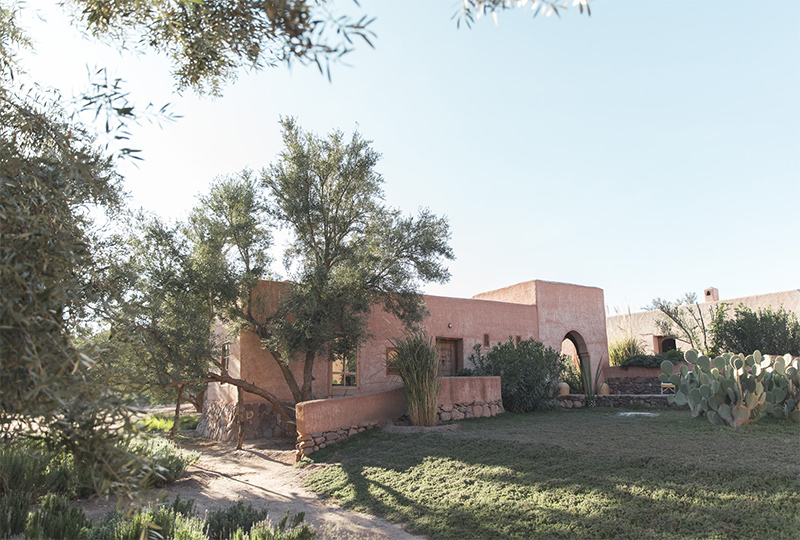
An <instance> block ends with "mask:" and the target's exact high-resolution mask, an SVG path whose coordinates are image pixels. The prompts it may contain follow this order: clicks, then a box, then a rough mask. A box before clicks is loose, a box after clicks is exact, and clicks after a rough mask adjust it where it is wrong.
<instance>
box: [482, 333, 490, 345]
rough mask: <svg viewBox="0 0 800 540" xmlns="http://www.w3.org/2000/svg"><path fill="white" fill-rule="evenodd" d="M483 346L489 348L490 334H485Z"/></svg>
mask: <svg viewBox="0 0 800 540" xmlns="http://www.w3.org/2000/svg"><path fill="white" fill-rule="evenodd" d="M483 346H484V347H488V346H489V334H483Z"/></svg>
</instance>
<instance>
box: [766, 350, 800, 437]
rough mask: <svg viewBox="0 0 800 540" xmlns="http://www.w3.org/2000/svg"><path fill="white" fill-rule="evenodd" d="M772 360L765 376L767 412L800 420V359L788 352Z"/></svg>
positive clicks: (795, 420) (767, 357)
mask: <svg viewBox="0 0 800 540" xmlns="http://www.w3.org/2000/svg"><path fill="white" fill-rule="evenodd" d="M764 358H766V359H770V357H769V356H765V357H764ZM770 360H771V366H770V368H771V369H770V370H769V373H768V374H767V375H766V376H765V377H764V389H765V391H766V401H767V410H766V412H767V413H769V414H771V415H773V416H778V417H786V418H789V419H790V420H792V421H794V422H800V359H792V357H791V355H788V354H787V355H784V356H779V357H776V358H774V359H770Z"/></svg>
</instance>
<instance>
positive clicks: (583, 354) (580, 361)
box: [561, 330, 591, 376]
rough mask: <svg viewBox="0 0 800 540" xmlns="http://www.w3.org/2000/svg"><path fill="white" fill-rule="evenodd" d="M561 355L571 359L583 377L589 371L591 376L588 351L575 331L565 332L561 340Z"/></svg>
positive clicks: (583, 341)
mask: <svg viewBox="0 0 800 540" xmlns="http://www.w3.org/2000/svg"><path fill="white" fill-rule="evenodd" d="M561 354H563V355H566V356H569V357H570V358H572V362H573V364H574V365H575V366H577V367H578V369H579V370H580V372H581V376H584V375H585V373H584V372H586V370H589V373H588V374H589V376H591V366H590V365H589V350H588V349H587V348H586V341H585V340H584V339H583V336H581V335H580V334H579V333H578V332H576V331H575V330H573V331H571V332H567V335H565V336H564V339H563V340H561Z"/></svg>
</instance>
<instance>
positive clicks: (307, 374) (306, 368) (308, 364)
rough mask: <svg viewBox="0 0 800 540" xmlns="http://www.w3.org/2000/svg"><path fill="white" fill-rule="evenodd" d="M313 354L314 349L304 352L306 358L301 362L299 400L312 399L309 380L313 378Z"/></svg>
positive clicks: (314, 354)
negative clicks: (301, 373)
mask: <svg viewBox="0 0 800 540" xmlns="http://www.w3.org/2000/svg"><path fill="white" fill-rule="evenodd" d="M315 356H316V353H315V352H314V351H307V352H306V359H305V362H304V363H303V389H302V391H301V392H300V401H310V400H312V399H314V395H313V393H312V392H311V381H312V380H313V379H314V377H313V370H314V357H315Z"/></svg>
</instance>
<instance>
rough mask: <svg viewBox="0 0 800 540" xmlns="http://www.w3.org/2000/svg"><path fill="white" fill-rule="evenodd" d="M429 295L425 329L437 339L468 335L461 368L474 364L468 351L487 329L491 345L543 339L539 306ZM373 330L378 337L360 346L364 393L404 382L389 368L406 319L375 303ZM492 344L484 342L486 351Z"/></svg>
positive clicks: (463, 342) (360, 367)
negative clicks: (402, 320) (510, 340)
mask: <svg viewBox="0 0 800 540" xmlns="http://www.w3.org/2000/svg"><path fill="white" fill-rule="evenodd" d="M423 298H424V300H425V305H426V307H427V308H428V311H429V312H430V313H431V316H430V317H428V318H426V319H425V320H424V321H423V323H422V328H423V329H424V331H425V332H426V333H427V334H428V335H429V336H430V337H431V338H433V339H435V338H445V339H456V340H462V341H461V350H460V351H459V356H460V359H459V365H458V366H457V368H461V367H465V366H467V367H471V365H470V364H469V362H468V357H469V355H470V354H471V353H472V352H473V347H474V346H475V345H476V344H479V345H482V344H483V336H484V334H489V342H490V347H491V346H494V345H496V344H497V343H499V342H501V341H506V340H508V338H509V336H511V337H512V338H516V336H520V338H521V339H528V338H531V337H532V338H537V339H538V332H537V323H538V317H537V311H536V306H526V305H517V304H505V303H500V302H491V301H485V300H472V299H466V298H446V297H441V296H429V295H426V296H424V297H423ZM368 331H369V333H370V334H371V335H372V338H371V339H370V340H368V341H367V342H366V343H365V344H364V345H362V347H361V348H360V349H359V358H358V361H359V366H358V369H359V382H358V384H359V386H358V392H359V393H364V392H377V391H379V390H384V389H387V388H391V387H394V386H397V385H399V384H401V382H400V378H399V377H397V376H396V375H393V374H389V373H388V372H387V370H386V353H387V349H388V348H389V347H391V341H392V340H393V339H396V338H399V337H401V336H402V335H403V331H404V327H403V325H402V324H401V323H400V321H399V320H398V319H397V318H396V317H394V316H392V315H390V314H388V313H386V312H384V311H382V310H380V309H375V310H373V312H372V314H371V316H370V320H369V329H368ZM487 350H488V349H485V348H484V353H485V352H486V351H487Z"/></svg>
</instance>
